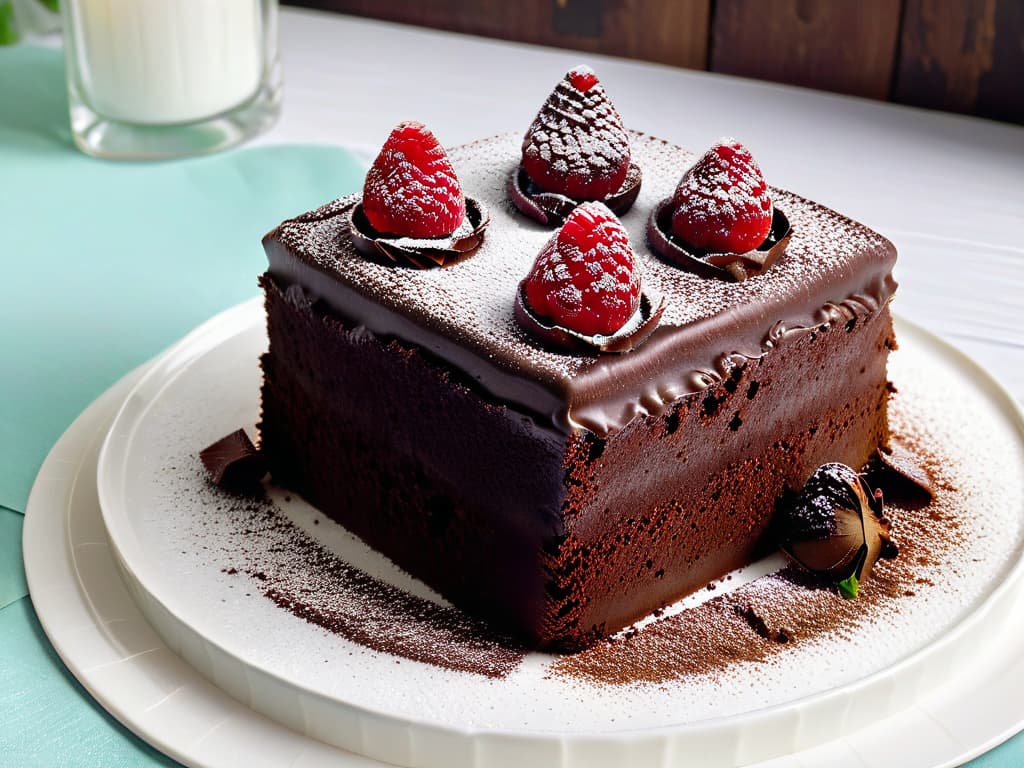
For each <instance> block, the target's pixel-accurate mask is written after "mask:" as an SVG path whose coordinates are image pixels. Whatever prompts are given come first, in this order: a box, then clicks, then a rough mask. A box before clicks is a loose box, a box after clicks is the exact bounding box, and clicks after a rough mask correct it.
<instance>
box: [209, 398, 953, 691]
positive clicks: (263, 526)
mask: <svg viewBox="0 0 1024 768" xmlns="http://www.w3.org/2000/svg"><path fill="white" fill-rule="evenodd" d="M893 405H894V406H896V405H897V403H893ZM894 411H895V412H896V413H897V414H898V408H896V409H894ZM895 421H896V422H897V424H896V425H894V426H896V427H897V428H898V429H899V434H898V435H897V436H896V437H895V438H894V439H896V440H898V441H899V442H900V444H901V446H903V448H905V449H906V451H907V452H909V453H910V454H912V455H913V456H914V457H915V458H916V460H917V461H918V462H919V463H920V465H921V466H922V467H924V468H925V469H926V470H927V472H928V474H929V475H930V476H931V477H932V478H933V479H934V480H935V498H934V500H933V501H931V502H930V503H925V502H924V501H923V500H922V497H921V495H920V494H916V495H915V494H908V495H906V496H905V498H898V497H894V495H893V493H892V492H891V491H890V489H889V488H887V487H884V486H883V490H884V491H885V492H886V502H887V514H888V515H889V516H890V517H891V518H892V521H893V537H894V540H895V541H897V542H898V544H899V547H900V554H899V557H898V558H896V559H895V560H885V561H880V562H879V563H878V564H877V565H876V566H875V569H874V570H873V571H872V575H871V578H870V579H869V580H868V581H866V582H865V583H864V584H862V588H861V592H860V596H859V597H858V598H857V599H856V600H845V599H843V598H842V597H840V596H839V594H838V593H837V591H836V590H835V589H834V588H833V587H832V586H830V585H828V584H824V583H822V582H821V581H819V580H817V579H816V578H815V577H813V576H812V575H810V574H808V573H807V572H805V571H803V570H801V569H799V568H798V567H797V566H789V567H786V568H784V569H782V570H780V571H778V572H776V573H773V574H770V575H768V576H764V577H762V578H759V579H757V580H755V581H753V582H751V583H748V584H745V585H743V586H740V587H738V588H736V589H733V590H731V591H725V592H724V593H723V594H717V595H716V596H715V597H713V598H711V599H709V600H708V601H706V602H704V603H702V604H700V605H698V606H696V607H693V608H689V609H686V610H683V611H681V612H679V613H675V614H672V613H671V612H664V611H661V610H659V611H655V613H654V615H653V618H654V621H653V622H651V623H649V624H646V625H645V626H643V627H642V628H639V629H638V628H629V629H627V630H624V631H623V632H621V633H619V634H618V635H616V636H615V637H612V638H610V639H608V640H606V641H604V642H602V643H600V644H599V645H597V646H595V647H593V648H591V649H589V650H586V651H583V652H580V653H577V654H575V655H571V656H561V657H553V658H551V659H550V661H549V674H550V675H551V676H552V677H554V678H559V679H562V680H564V681H565V682H568V683H570V684H571V683H573V681H576V682H579V683H589V684H597V685H599V686H601V685H606V686H619V685H630V684H637V683H640V684H645V683H646V684H658V685H662V684H665V683H668V682H671V681H673V680H682V679H684V678H691V679H700V678H703V679H706V680H707V681H708V682H710V683H712V684H713V683H714V681H715V680H716V678H718V677H719V676H721V675H723V674H725V673H726V672H727V671H728V670H729V668H730V666H732V665H734V664H736V663H737V662H759V663H772V660H773V658H774V657H776V656H777V655H778V654H779V653H782V652H785V651H786V650H787V649H788V648H792V647H794V646H798V645H800V644H803V643H819V644H820V643H827V644H831V643H835V644H836V652H837V653H841V647H842V643H843V642H844V640H845V639H848V638H851V637H853V636H854V634H855V633H856V632H857V631H858V628H859V627H861V626H863V625H864V624H865V623H869V622H870V623H876V622H886V623H888V622H890V621H892V614H895V613H899V611H900V609H901V605H900V603H901V599H902V598H904V597H911V596H913V595H915V593H917V592H920V591H921V590H922V589H930V590H935V589H941V588H942V585H941V584H936V583H935V581H934V580H933V579H929V578H923V577H922V574H921V570H922V569H926V568H927V567H928V566H929V565H930V564H934V563H944V564H945V566H944V567H945V569H946V570H945V571H944V573H948V574H949V577H950V578H956V576H957V573H958V570H957V569H958V568H960V567H965V565H963V564H961V565H958V563H960V560H959V559H958V558H957V557H956V556H952V557H947V556H948V555H950V553H955V550H956V549H957V548H958V547H959V546H960V542H961V539H962V537H963V535H965V533H966V530H962V529H961V527H960V526H959V520H961V519H965V518H969V502H970V499H969V494H964V493H960V492H959V491H958V490H957V483H956V482H955V479H956V472H955V471H952V470H951V467H954V468H955V466H956V463H955V459H953V458H951V456H955V451H950V452H948V453H949V455H944V453H943V451H944V450H945V449H944V448H943V446H942V445H941V443H940V444H936V443H932V442H931V441H929V439H928V437H929V436H928V435H927V433H926V432H921V431H918V430H916V429H914V428H912V426H911V425H909V424H899V423H898V422H900V421H901V420H900V419H899V418H898V417H897V418H896V419H895ZM925 446H930V447H929V448H925ZM881 477H884V475H881ZM899 487H900V486H899V484H898V483H894V488H896V489H898V488H899ZM204 493H213V494H216V503H215V504H214V507H215V509H216V515H215V516H214V519H213V520H211V521H209V523H208V524H209V525H211V526H216V527H218V528H222V527H224V526H225V525H226V526H227V528H228V529H229V530H231V531H232V532H233V535H231V536H228V537H227V538H226V539H225V538H224V537H218V538H219V540H221V541H229V542H231V544H230V545H225V552H224V554H225V561H223V562H221V563H219V566H223V567H222V568H221V570H222V572H223V573H225V574H227V575H231V576H233V575H237V576H238V577H239V578H245V579H248V580H251V583H252V584H253V585H254V586H256V587H257V590H256V591H257V592H259V593H262V594H263V595H264V596H265V597H266V598H268V599H270V600H271V601H273V602H274V603H275V604H276V605H278V606H279V607H281V608H283V609H285V610H286V611H288V612H290V613H291V614H293V615H294V616H296V617H298V618H300V619H302V620H304V621H307V622H309V623H311V624H314V625H316V626H318V627H321V628H323V629H324V630H326V631H328V632H331V633H334V634H336V635H339V636H340V637H343V638H345V639H346V640H349V641H351V642H353V643H356V644H358V645H360V646H363V647H365V648H368V649H371V650H373V651H377V652H381V653H386V654H391V655H393V656H395V657H399V658H403V659H410V660H414V661H418V662H423V663H425V664H429V665H433V666H436V667H440V668H444V669H450V670H455V671H460V672H467V673H472V674H478V675H483V676H486V677H490V678H500V677H505V676H507V675H508V674H509V673H510V672H512V671H513V670H515V669H516V668H517V667H518V666H519V665H520V663H521V662H522V660H523V658H524V657H525V655H526V651H525V649H523V648H522V647H520V646H518V645H516V644H515V643H514V642H513V641H511V640H509V639H508V638H506V637H502V636H499V635H496V634H494V633H493V632H492V631H491V630H489V629H488V627H487V626H486V625H484V624H483V623H482V622H479V621H476V620H474V619H471V618H469V617H467V616H466V615H465V614H463V613H462V612H461V611H459V610H457V609H455V608H452V607H449V606H446V605H441V604H438V603H435V602H433V601H431V600H428V599H425V598H421V597H417V596H414V595H412V594H410V593H409V592H406V591H405V590H403V589H401V588H399V587H397V586H393V585H391V584H389V583H386V582H384V581H382V580H380V579H377V578H375V577H373V576H371V575H369V574H368V573H366V572H365V571H363V570H360V569H359V568H356V567H355V566H352V565H350V564H348V563H345V562H343V561H342V560H340V559H339V558H338V557H336V556H335V555H334V554H332V553H331V552H330V551H328V550H327V549H326V548H324V547H323V546H322V545H320V544H319V543H318V542H317V541H316V540H315V539H314V538H312V537H311V536H309V535H308V534H307V533H305V532H304V531H303V530H301V529H300V528H299V527H297V526H296V525H295V524H294V523H293V522H291V521H290V520H289V518H288V517H287V515H286V514H285V513H284V512H283V511H282V510H281V509H278V508H277V507H276V506H275V504H274V503H273V502H272V501H271V500H269V499H253V498H239V497H237V496H231V495H228V494H226V493H224V492H223V491H220V490H219V489H216V488H213V487H212V486H209V485H206V487H205V489H204ZM283 498H284V500H285V501H286V502H287V501H289V500H290V497H289V496H284V497H283ZM319 522H320V521H319V520H318V519H314V520H313V523H314V524H319ZM728 581H729V577H726V578H725V579H724V580H723V581H722V582H719V585H718V586H719V587H722V586H724V585H725V584H727V583H728Z"/></svg>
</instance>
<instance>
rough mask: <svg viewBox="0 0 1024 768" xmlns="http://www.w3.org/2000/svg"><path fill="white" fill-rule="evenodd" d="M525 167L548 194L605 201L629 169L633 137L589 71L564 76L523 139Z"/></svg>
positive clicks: (581, 68)
mask: <svg viewBox="0 0 1024 768" xmlns="http://www.w3.org/2000/svg"><path fill="white" fill-rule="evenodd" d="M523 168H524V169H525V170H526V174H527V176H529V177H530V179H531V180H532V181H533V183H534V184H536V185H537V186H538V187H540V188H541V189H543V190H544V191H546V192H557V193H559V194H562V195H566V196H567V197H571V198H573V199H574V200H603V199H604V198H606V197H608V196H609V195H611V194H614V193H615V192H618V191H619V188H620V187H621V186H622V183H623V182H624V181H625V180H626V172H627V171H628V170H629V137H628V136H627V135H626V130H625V128H623V127H622V119H621V118H620V117H619V113H618V112H616V111H615V107H614V106H612V103H611V102H610V101H609V100H608V96H607V94H606V93H605V90H604V86H603V85H601V83H600V82H599V81H598V79H597V75H595V74H594V71H593V70H592V69H590V68H589V67H577V68H576V69H573V70H570V71H569V72H568V73H566V75H565V77H564V78H562V81H561V82H560V83H559V84H558V85H557V86H555V90H554V91H552V93H551V95H550V96H548V99H547V101H546V102H544V106H542V107H541V109H540V112H538V113H537V117H536V118H535V119H534V121H533V124H532V125H531V126H530V129H529V130H528V131H527V132H526V137H525V138H524V139H523Z"/></svg>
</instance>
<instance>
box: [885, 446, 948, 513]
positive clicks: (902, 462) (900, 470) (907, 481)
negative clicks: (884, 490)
mask: <svg viewBox="0 0 1024 768" xmlns="http://www.w3.org/2000/svg"><path fill="white" fill-rule="evenodd" d="M875 458H876V459H877V464H878V465H879V466H878V467H876V469H883V470H884V471H883V472H882V473H881V474H888V475H890V477H891V476H892V475H895V476H896V477H897V478H898V479H899V481H901V482H900V485H901V486H903V487H902V488H900V489H899V490H910V491H912V492H914V491H916V492H917V494H918V495H920V494H923V495H925V496H927V498H928V499H934V498H935V480H934V478H933V477H932V476H931V474H930V473H929V472H928V470H927V469H925V467H924V466H923V465H922V464H921V463H920V461H918V459H917V457H916V456H915V455H914V454H913V453H911V452H910V451H909V450H908V449H907V448H905V447H904V446H902V445H900V443H899V442H897V441H896V440H893V441H892V443H891V445H890V446H889V449H888V450H879V451H876V453H875ZM882 482H883V483H884V482H885V481H884V479H883V480H882Z"/></svg>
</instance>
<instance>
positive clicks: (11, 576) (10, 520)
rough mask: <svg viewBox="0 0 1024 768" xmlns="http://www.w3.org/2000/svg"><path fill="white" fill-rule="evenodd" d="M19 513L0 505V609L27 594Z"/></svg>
mask: <svg viewBox="0 0 1024 768" xmlns="http://www.w3.org/2000/svg"><path fill="white" fill-rule="evenodd" d="M23 519H24V518H22V516H21V514H19V513H18V512H15V511H14V510H11V509H6V508H4V507H0V610H2V609H4V608H6V607H7V606H8V605H10V604H11V603H13V602H14V601H15V600H20V599H21V598H23V597H25V595H27V594H28V585H27V584H26V583H25V564H24V563H23V562H22V559H21V523H22V520H23Z"/></svg>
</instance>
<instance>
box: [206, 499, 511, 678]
mask: <svg viewBox="0 0 1024 768" xmlns="http://www.w3.org/2000/svg"><path fill="white" fill-rule="evenodd" d="M209 490H210V491H211V492H213V493H217V494H219V495H220V498H219V504H218V505H217V512H216V514H217V515H218V518H219V522H225V521H226V522H228V524H229V526H230V527H231V528H232V529H233V530H234V531H235V532H236V535H235V536H232V537H230V538H229V539H228V541H230V542H232V544H231V546H230V547H228V548H226V552H225V554H226V556H227V558H228V559H229V560H230V561H231V562H232V565H230V566H226V567H224V568H222V572H223V573H225V574H228V575H235V574H244V575H245V576H246V577H248V578H249V579H252V581H253V583H254V585H255V586H257V588H258V590H259V591H260V592H262V594H263V595H264V596H265V597H267V598H269V599H270V600H272V601H273V602H274V603H275V604H276V605H278V606H279V607H281V608H283V609H285V610H287V611H289V612H290V613H292V614H293V615H294V616H296V617H298V618H300V619H303V620H305V621H308V622H309V623H311V624H315V625H317V626H319V627H321V628H323V629H325V630H326V631H328V632H331V633H333V634H336V635H339V636H341V637H343V638H345V639H346V640H349V641H351V642H353V643H357V644H358V645H361V646H363V647H365V648H369V649H371V650H374V651H379V652H381V653H387V654H391V655H393V656H397V657H401V658H405V659H410V660H413V661H420V662H423V663H425V664H431V665H433V666H436V667H442V668H445V669H451V670H455V671H459V672H469V673H473V674H478V675H484V676H486V677H490V678H499V677H504V676H506V675H508V674H509V672H511V671H512V670H513V669H515V668H516V667H517V666H518V665H519V663H520V662H521V661H522V659H523V656H524V655H525V651H524V650H523V649H522V648H520V647H519V646H517V645H516V644H515V643H514V642H513V641H511V640H510V639H508V638H506V637H502V636H499V635H497V634H495V633H494V632H492V631H491V630H490V629H489V628H488V627H487V626H486V625H484V624H483V623H482V622H479V621H477V620H475V619H472V618H470V617H468V616H467V615H466V614H464V613H462V612H461V611H459V610H457V609H455V608H452V607H450V606H445V605H440V604H438V603H435V602H433V601H431V600H427V599H424V598H421V597H417V596H414V595H411V594H409V593H408V592H406V591H404V590H402V589H400V588H398V587H396V586H393V585H391V584H387V583H386V582H384V581H381V580H379V579H377V578H375V577H373V576H371V575H369V574H368V573H366V572H365V571H362V570H360V569H359V568H356V567H354V566H352V565H349V564H348V563H345V562H342V561H341V560H340V559H338V558H337V557H336V556H335V555H333V554H332V553H331V552H329V551H328V550H327V549H325V548H324V547H323V546H321V545H320V544H319V543H317V542H316V541H315V540H314V539H313V538H311V537H309V536H308V535H306V534H305V533H304V532H303V531H302V530H301V529H299V528H298V527H297V526H296V525H295V524H293V523H292V522H291V521H290V520H289V519H288V518H287V517H286V516H285V515H284V514H283V513H282V512H281V511H280V510H278V509H277V508H276V507H275V505H274V504H273V502H271V501H270V500H269V499H241V498H238V497H235V496H230V495H228V494H225V493H224V492H222V491H220V490H219V489H216V488H210V489H209ZM315 522H317V523H318V522H319V521H315ZM219 538H220V540H224V538H223V537H219Z"/></svg>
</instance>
